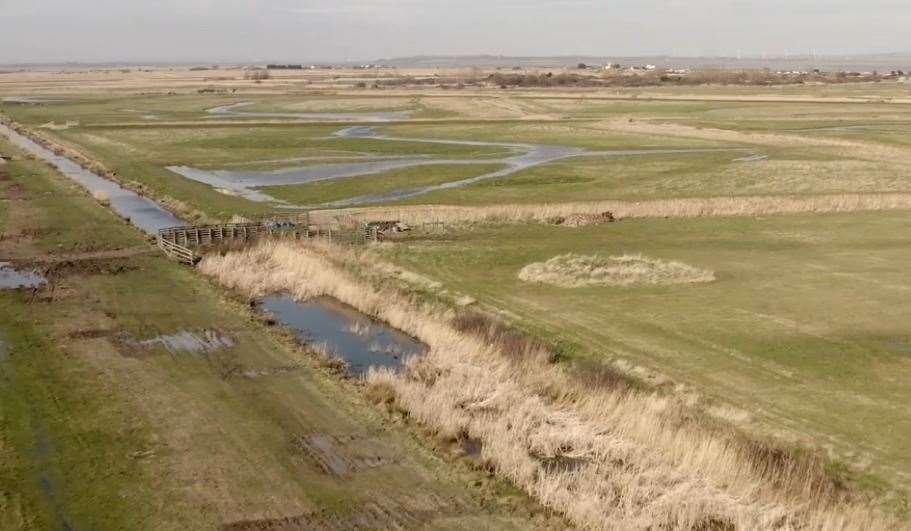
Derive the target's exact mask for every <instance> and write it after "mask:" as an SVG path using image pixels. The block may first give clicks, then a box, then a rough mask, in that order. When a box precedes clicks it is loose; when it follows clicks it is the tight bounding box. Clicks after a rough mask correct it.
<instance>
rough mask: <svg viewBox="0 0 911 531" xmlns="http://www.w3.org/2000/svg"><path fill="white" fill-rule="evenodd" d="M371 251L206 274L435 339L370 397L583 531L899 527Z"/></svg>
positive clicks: (248, 258) (240, 262)
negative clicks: (575, 365) (407, 279)
mask: <svg viewBox="0 0 911 531" xmlns="http://www.w3.org/2000/svg"><path fill="white" fill-rule="evenodd" d="M367 267H371V265H370V264H368V263H367V259H365V258H364V255H360V254H358V253H357V252H356V251H352V250H340V249H335V248H333V247H331V246H326V245H312V244H310V245H307V244H303V243H300V242H264V243H261V244H260V245H258V246H257V247H253V248H249V249H246V250H244V251H240V252H232V253H228V254H226V255H223V256H219V255H210V256H208V257H206V258H205V259H204V260H203V262H202V263H201V264H200V269H201V271H202V272H203V273H205V274H206V275H209V276H211V277H213V278H215V279H217V280H218V281H219V282H220V283H222V284H223V285H225V286H227V287H229V288H233V289H236V290H239V291H241V292H243V293H245V294H246V295H248V296H261V295H263V294H266V293H271V292H278V291H283V292H290V293H291V294H293V295H294V296H295V297H297V298H299V299H307V298H310V297H314V296H320V295H329V296H332V297H335V298H337V299H339V300H341V301H342V302H345V303H347V304H350V305H352V306H354V307H356V308H358V309H359V310H361V311H363V312H365V313H368V314H370V315H372V316H375V317H377V318H379V319H382V320H384V321H386V322H388V323H389V324H390V325H392V326H394V327H396V328H399V329H401V330H403V331H405V332H407V333H409V334H411V335H413V336H415V337H417V338H418V339H420V340H422V341H423V342H425V343H426V344H427V345H428V346H429V349H428V352H427V354H426V355H425V356H423V357H421V358H418V359H413V360H411V361H410V362H409V364H408V366H407V368H406V370H405V371H403V372H401V373H394V372H390V371H386V370H380V371H371V372H370V373H369V374H368V376H367V382H366V383H367V396H369V397H373V398H374V399H375V400H376V401H377V402H378V403H394V405H395V407H396V408H399V409H401V410H404V411H406V412H407V413H408V414H409V415H410V416H411V417H412V418H413V419H414V420H415V421H417V422H418V423H420V424H422V425H423V426H425V427H427V428H429V429H431V430H432V431H433V432H435V433H436V434H437V435H438V436H439V437H442V438H446V439H452V440H459V439H469V438H470V439H474V440H477V441H480V442H481V444H482V445H483V446H482V451H481V458H482V459H483V460H484V461H485V462H486V463H487V464H488V465H489V466H490V467H491V468H492V469H493V470H494V471H495V472H496V473H497V474H498V475H500V476H502V477H504V478H508V479H509V480H511V481H512V482H514V483H515V484H516V485H518V486H519V487H521V488H523V489H524V490H525V491H527V492H528V493H529V494H530V495H532V496H534V497H535V498H537V499H538V500H540V502H541V503H542V504H544V505H546V506H548V507H551V508H553V509H554V510H557V511H559V512H561V513H562V514H564V515H565V516H566V517H567V518H568V519H569V520H570V521H572V522H573V523H575V524H576V525H578V526H579V527H581V528H584V529H596V530H608V529H611V530H613V529H618V530H619V529H624V530H625V529H693V530H715V529H718V530H722V529H780V530H791V529H794V530H797V529H801V530H803V529H814V530H826V531H829V530H831V531H835V530H855V529H857V530H860V529H896V528H898V526H899V524H898V523H897V522H896V521H895V520H893V519H892V518H891V517H890V516H888V515H885V514H882V513H879V512H877V511H876V510H875V509H873V508H872V507H871V506H870V505H869V504H868V502H866V501H864V500H863V499H862V498H860V497H858V496H857V495H855V494H853V493H852V492H851V491H850V490H849V489H847V488H845V487H844V486H843V485H842V484H841V483H840V482H839V481H837V480H835V479H833V478H832V477H831V476H829V475H828V474H827V473H826V471H825V462H824V461H822V460H821V459H820V458H816V457H812V456H807V455H803V454H801V453H796V452H789V451H784V450H778V449H775V448H773V447H769V446H767V445H765V444H762V443H759V442H755V441H750V440H748V439H746V438H744V437H743V436H740V435H737V434H736V433H735V432H733V431H732V430H723V429H719V428H717V427H713V426H710V425H708V424H705V423H702V422H701V421H698V420H694V418H696V416H694V414H693V411H692V410H691V409H690V408H689V406H687V405H686V404H685V403H684V402H683V401H682V400H680V399H678V398H676V397H674V396H669V395H662V394H659V393H656V392H653V391H648V390H641V389H637V388H636V387H635V386H631V385H627V384H626V383H625V380H624V379H623V378H622V377H619V376H617V375H616V374H614V373H612V372H611V371H610V370H608V369H603V370H599V371H593V372H592V373H591V374H589V375H588V377H587V378H586V377H580V375H579V374H578V371H577V370H573V369H570V368H568V367H566V366H564V365H560V364H554V363H552V362H551V359H552V358H551V355H550V353H549V352H548V350H547V348H546V347H545V346H544V345H543V344H541V343H539V342H536V341H533V340H529V339H527V338H523V337H522V336H521V335H519V334H515V333H512V332H510V331H509V330H508V328H507V327H504V326H503V325H501V324H497V323H496V322H495V321H491V320H489V319H487V318H486V317H484V316H481V315H465V314H461V315H455V314H453V313H452V312H451V311H448V310H444V309H441V308H434V307H430V306H428V305H427V304H426V303H425V304H419V303H416V302H414V301H413V300H412V299H411V298H410V297H408V296H407V295H406V294H404V293H400V292H398V291H395V290H394V289H393V288H382V289H380V288H376V287H374V286H375V284H372V283H367V282H364V281H363V280H362V278H361V276H360V274H359V273H358V274H356V273H354V272H355V271H358V270H362V269H363V268H367Z"/></svg>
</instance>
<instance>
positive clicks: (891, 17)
mask: <svg viewBox="0 0 911 531" xmlns="http://www.w3.org/2000/svg"><path fill="white" fill-rule="evenodd" d="M909 28H911V1H909V0H600V1H598V0H0V63H5V64H10V63H36V62H37V63H54V62H70V61H72V62H108V61H131V62H143V61H149V62H151V61H155V62H168V61H172V62H176V61H179V62H238V63H240V62H249V63H256V62H267V61H282V62H319V61H326V62H331V61H335V62H341V61H369V60H376V59H382V58H392V57H403V56H412V55H473V54H492V55H508V56H559V55H594V56H604V57H610V56H634V55H676V56H719V55H724V56H737V55H744V56H760V55H767V56H783V55H785V54H791V55H794V54H807V53H816V54H819V55H844V54H865V53H889V52H909V51H911V44H909V43H908V39H907V35H908V32H909Z"/></svg>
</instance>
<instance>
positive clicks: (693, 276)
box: [519, 254, 715, 288]
mask: <svg viewBox="0 0 911 531" xmlns="http://www.w3.org/2000/svg"><path fill="white" fill-rule="evenodd" d="M519 278H520V279H522V280H524V281H525V282H534V283H540V284H551V285H554V286H559V287H562V288H581V287H585V286H596V285H600V284H603V285H609V286H632V285H635V284H651V285H667V284H688V283H699V282H712V281H713V280H715V274H714V273H712V272H711V271H706V270H704V269H699V268H696V267H693V266H690V265H687V264H684V263H681V262H673V261H672V262H665V261H664V260H655V259H653V258H647V257H645V256H642V255H623V256H610V257H602V256H580V255H575V254H563V255H560V256H555V257H553V258H551V259H550V260H548V261H546V262H535V263H533V264H529V265H527V266H525V267H523V268H522V270H521V271H519Z"/></svg>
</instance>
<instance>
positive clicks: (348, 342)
mask: <svg viewBox="0 0 911 531" xmlns="http://www.w3.org/2000/svg"><path fill="white" fill-rule="evenodd" d="M261 307H262V309H264V310H266V311H267V312H269V313H270V314H272V315H274V316H275V319H276V320H277V321H278V322H279V323H281V324H282V325H284V326H286V327H288V328H289V329H291V330H292V331H293V332H294V334H295V335H296V336H297V337H298V339H299V340H300V341H302V342H303V343H306V344H310V345H319V344H325V345H326V348H327V350H328V352H329V353H330V354H331V355H333V356H335V357H337V358H340V359H342V360H344V361H345V363H346V364H347V366H348V372H349V373H350V374H352V375H355V376H364V375H366V374H367V371H368V370H370V368H379V367H386V368H390V369H398V368H400V367H402V366H403V365H404V363H405V362H406V361H407V360H408V358H411V357H413V356H420V355H421V354H423V353H424V350H425V347H424V345H422V344H421V343H419V342H418V341H416V340H415V339H413V338H411V337H409V336H408V335H406V334H404V333H402V332H400V331H398V330H396V329H394V328H392V327H390V326H389V325H386V324H383V323H380V322H377V321H374V320H373V319H371V318H370V317H368V316H366V315H364V314H363V313H361V312H359V311H357V310H355V309H354V308H351V307H350V306H346V305H344V304H342V303H341V302H339V301H338V300H336V299H333V298H331V297H320V298H318V299H314V300H311V301H308V302H302V303H299V302H295V301H294V299H293V298H292V297H291V296H290V295H272V296H269V297H265V298H263V300H262V302H261Z"/></svg>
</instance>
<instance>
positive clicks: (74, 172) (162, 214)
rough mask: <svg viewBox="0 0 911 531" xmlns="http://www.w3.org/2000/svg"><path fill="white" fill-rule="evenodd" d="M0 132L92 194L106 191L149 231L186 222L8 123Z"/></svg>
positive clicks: (116, 205)
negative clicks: (54, 150) (26, 135)
mask: <svg viewBox="0 0 911 531" xmlns="http://www.w3.org/2000/svg"><path fill="white" fill-rule="evenodd" d="M0 133H2V134H4V135H6V136H7V137H9V138H10V140H12V142H13V144H15V145H16V146H18V147H20V148H22V149H23V150H25V151H27V152H29V153H31V154H33V155H35V156H36V157H39V158H41V159H43V160H45V161H47V162H49V163H50V164H51V165H53V166H54V167H55V168H57V169H58V170H59V171H60V173H62V174H64V175H66V176H67V177H69V178H70V179H72V180H74V181H76V182H77V183H79V185H80V186H82V187H83V188H85V189H86V190H88V191H89V193H92V194H94V193H96V192H103V193H104V194H106V196H107V197H108V198H109V199H110V204H111V209H112V210H113V211H114V212H117V213H118V214H119V215H120V216H122V217H124V218H126V219H128V220H129V221H130V223H132V224H133V225H135V226H137V227H139V228H140V229H142V230H143V231H145V232H147V233H150V234H156V233H157V232H158V230H159V229H163V228H165V227H174V226H177V225H186V223H185V222H184V221H182V220H181V219H180V218H178V217H176V216H175V215H174V214H171V213H170V212H168V211H167V210H165V209H164V208H162V207H161V206H160V205H158V203H156V202H155V201H152V200H151V199H149V198H147V197H143V196H141V195H139V194H137V193H136V192H133V191H130V190H127V189H126V188H123V187H122V186H120V185H119V184H117V183H115V182H113V181H109V180H107V179H105V178H103V177H99V176H98V175H95V174H94V173H92V172H90V171H89V170H87V169H85V168H83V167H82V166H80V165H79V164H76V163H75V162H73V161H72V160H70V159H68V158H66V157H64V156H63V155H58V154H56V153H54V152H53V151H51V150H50V149H47V148H46V147H44V146H42V145H40V144H38V143H37V142H34V141H32V140H31V139H29V138H26V137H25V136H23V135H20V134H19V133H17V132H16V131H14V130H12V129H10V128H9V127H7V126H5V125H2V124H0Z"/></svg>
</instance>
